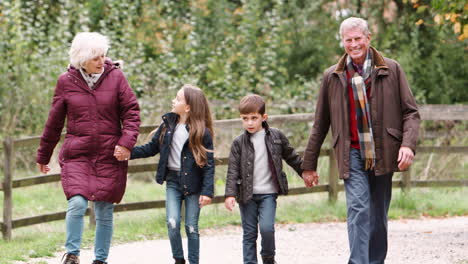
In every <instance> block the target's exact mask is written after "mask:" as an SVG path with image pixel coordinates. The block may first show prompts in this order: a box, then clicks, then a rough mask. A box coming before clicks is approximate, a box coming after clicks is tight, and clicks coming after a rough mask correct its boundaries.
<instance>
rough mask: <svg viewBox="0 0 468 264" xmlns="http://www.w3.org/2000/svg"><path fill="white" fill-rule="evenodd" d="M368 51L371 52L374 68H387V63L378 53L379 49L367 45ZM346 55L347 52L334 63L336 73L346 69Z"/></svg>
mask: <svg viewBox="0 0 468 264" xmlns="http://www.w3.org/2000/svg"><path fill="white" fill-rule="evenodd" d="M369 49H370V51H371V52H372V58H373V60H374V61H373V64H374V68H378V69H388V66H387V64H386V63H385V60H384V58H383V56H382V55H381V54H380V52H379V51H377V50H376V49H375V48H374V47H372V46H371V47H369ZM347 57H348V54H346V53H345V54H343V56H341V58H340V60H339V61H338V63H337V64H336V68H335V71H334V72H335V73H337V74H341V73H343V72H344V71H345V70H346V58H347Z"/></svg>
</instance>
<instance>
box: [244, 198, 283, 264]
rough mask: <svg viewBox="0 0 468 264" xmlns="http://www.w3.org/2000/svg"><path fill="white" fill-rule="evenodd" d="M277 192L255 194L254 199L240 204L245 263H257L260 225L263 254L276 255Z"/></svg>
mask: <svg viewBox="0 0 468 264" xmlns="http://www.w3.org/2000/svg"><path fill="white" fill-rule="evenodd" d="M277 197H278V195H277V194H254V195H253V197H252V199H251V200H249V201H248V202H246V203H244V204H239V208H240V213H241V218H242V230H243V232H244V235H243V240H242V250H243V254H244V264H257V236H258V226H260V235H261V236H262V250H261V251H260V255H261V256H274V255H275V216H276V199H277Z"/></svg>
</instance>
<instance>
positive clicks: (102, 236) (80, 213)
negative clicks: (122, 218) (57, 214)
mask: <svg viewBox="0 0 468 264" xmlns="http://www.w3.org/2000/svg"><path fill="white" fill-rule="evenodd" d="M87 208H88V200H86V199H85V198H84V197H83V196H81V195H75V196H73V197H72V198H70V199H69V200H68V209H67V215H66V218H65V223H66V226H67V239H66V242H65V248H66V249H67V253H68V254H73V255H76V256H79V255H80V246H81V238H82V237H83V218H84V215H85V212H86V209H87ZM94 212H95V214H96V237H95V240H94V254H95V256H96V260H100V261H102V262H106V260H107V257H108V255H109V247H110V243H111V238H112V229H113V228H112V226H113V213H114V204H112V203H108V202H102V201H95V202H94Z"/></svg>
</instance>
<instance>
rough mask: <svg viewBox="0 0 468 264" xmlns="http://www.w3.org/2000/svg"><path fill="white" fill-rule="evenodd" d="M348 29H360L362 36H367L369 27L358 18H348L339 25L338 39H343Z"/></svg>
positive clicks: (364, 21)
mask: <svg viewBox="0 0 468 264" xmlns="http://www.w3.org/2000/svg"><path fill="white" fill-rule="evenodd" d="M348 29H360V30H361V31H362V33H364V35H366V36H369V35H370V31H369V26H368V24H367V21H366V20H364V19H362V18H359V17H349V18H347V19H345V20H343V22H341V25H340V37H341V38H343V33H344V32H345V31H346V30H348Z"/></svg>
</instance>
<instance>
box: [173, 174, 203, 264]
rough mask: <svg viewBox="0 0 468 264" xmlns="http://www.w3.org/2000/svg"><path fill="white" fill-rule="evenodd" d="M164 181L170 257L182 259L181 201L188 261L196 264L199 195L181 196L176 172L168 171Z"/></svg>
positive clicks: (198, 245) (198, 248)
mask: <svg viewBox="0 0 468 264" xmlns="http://www.w3.org/2000/svg"><path fill="white" fill-rule="evenodd" d="M166 181H167V182H166V222H167V230H168V234H169V240H170V242H171V249H172V256H173V257H174V258H178V259H183V258H184V251H183V248H182V237H181V235H180V222H181V209H182V200H185V233H186V234H187V240H188V241H187V242H188V260H189V262H190V264H198V262H199V258H200V257H199V254H200V234H199V233H198V219H199V216H200V206H199V204H198V203H199V198H200V195H199V194H193V195H187V196H185V195H184V194H183V192H182V187H181V185H180V183H179V174H178V172H175V171H169V174H168V175H167V179H166Z"/></svg>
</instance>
